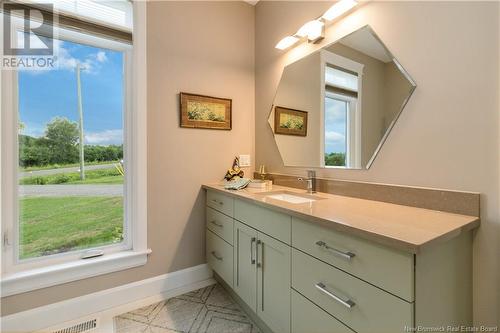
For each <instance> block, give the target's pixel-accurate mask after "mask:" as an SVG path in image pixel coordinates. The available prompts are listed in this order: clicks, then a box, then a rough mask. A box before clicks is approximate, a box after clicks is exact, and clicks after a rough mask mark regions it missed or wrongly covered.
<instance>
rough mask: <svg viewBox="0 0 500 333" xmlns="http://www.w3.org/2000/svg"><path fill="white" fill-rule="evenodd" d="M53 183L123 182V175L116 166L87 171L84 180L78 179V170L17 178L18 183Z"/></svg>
mask: <svg viewBox="0 0 500 333" xmlns="http://www.w3.org/2000/svg"><path fill="white" fill-rule="evenodd" d="M54 184H123V176H122V175H121V174H120V173H119V172H118V170H116V168H109V169H99V170H90V171H87V172H86V173H85V180H80V173H78V172H71V173H58V174H55V175H47V176H35V177H24V178H22V179H20V180H19V185H54Z"/></svg>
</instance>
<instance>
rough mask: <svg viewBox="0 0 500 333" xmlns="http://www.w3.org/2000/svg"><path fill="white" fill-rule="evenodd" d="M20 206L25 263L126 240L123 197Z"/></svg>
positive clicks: (35, 200) (38, 200) (42, 200)
mask: <svg viewBox="0 0 500 333" xmlns="http://www.w3.org/2000/svg"><path fill="white" fill-rule="evenodd" d="M19 204H20V221H21V228H20V230H21V234H20V242H21V246H20V258H21V259H26V258H33V257H39V256H42V255H49V254H55V253H60V252H67V251H71V250H76V249H82V248H88V247H93V246H99V245H104V244H110V243H116V242H120V241H121V240H122V230H123V197H32V198H23V199H21V200H20V203H19Z"/></svg>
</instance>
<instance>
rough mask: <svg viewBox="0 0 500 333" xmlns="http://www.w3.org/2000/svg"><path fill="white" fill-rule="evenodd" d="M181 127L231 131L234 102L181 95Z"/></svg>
mask: <svg viewBox="0 0 500 333" xmlns="http://www.w3.org/2000/svg"><path fill="white" fill-rule="evenodd" d="M180 122H181V124H180V125H181V127H187V128H207V129H218V130H231V128H232V100H231V99H228V98H218V97H212V96H204V95H197V94H190V93H185V92H181V93H180Z"/></svg>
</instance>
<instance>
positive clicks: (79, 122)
mask: <svg viewBox="0 0 500 333" xmlns="http://www.w3.org/2000/svg"><path fill="white" fill-rule="evenodd" d="M20 34H21V33H20ZM74 40H80V42H75V41H69V40H64V39H58V40H56V45H57V47H58V50H56V51H57V54H59V59H58V62H59V64H58V68H56V69H53V70H45V69H40V70H25V71H19V72H18V80H17V82H18V83H17V91H18V100H17V109H18V121H19V137H18V139H19V140H18V144H19V155H18V160H19V173H18V175H19V184H18V207H19V214H18V221H17V222H18V224H17V227H16V229H17V231H18V235H19V237H18V239H17V241H18V244H19V246H18V252H19V253H18V259H19V260H24V259H30V258H36V257H42V256H50V255H56V254H60V253H65V252H72V251H81V250H86V249H89V248H96V247H104V246H109V245H114V244H121V245H124V246H125V244H126V243H127V238H128V237H127V233H126V223H125V222H126V220H125V214H124V212H125V209H124V208H125V203H126V200H125V199H124V185H125V184H124V183H125V177H124V175H125V170H124V165H125V164H126V161H125V160H124V148H125V149H126V146H125V147H124V135H125V134H126V133H124V126H123V124H124V114H125V111H126V108H125V106H126V99H125V97H126V95H125V94H124V87H125V86H126V84H125V75H124V72H125V70H126V65H125V62H126V61H125V59H126V56H125V55H126V52H127V49H128V48H129V47H128V46H127V45H123V44H122V45H119V44H117V43H114V44H115V45H113V46H114V47H113V48H111V47H110V44H111V43H108V42H107V41H106V40H99V42H98V43H95V44H94V45H90V44H88V43H85V42H86V41H85V37H84V36H79V35H76V34H75V35H74ZM96 44H98V45H99V46H96Z"/></svg>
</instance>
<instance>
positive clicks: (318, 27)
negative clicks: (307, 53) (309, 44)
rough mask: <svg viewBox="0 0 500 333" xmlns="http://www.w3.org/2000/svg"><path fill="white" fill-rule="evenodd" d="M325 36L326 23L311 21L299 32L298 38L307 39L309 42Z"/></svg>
mask: <svg viewBox="0 0 500 333" xmlns="http://www.w3.org/2000/svg"><path fill="white" fill-rule="evenodd" d="M323 34H324V23H323V22H321V21H318V20H313V21H309V22H307V23H306V24H304V25H303V26H302V27H301V28H300V29H299V31H297V36H300V37H306V36H307V39H308V40H309V41H316V40H318V39H320V38H322V37H323Z"/></svg>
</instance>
